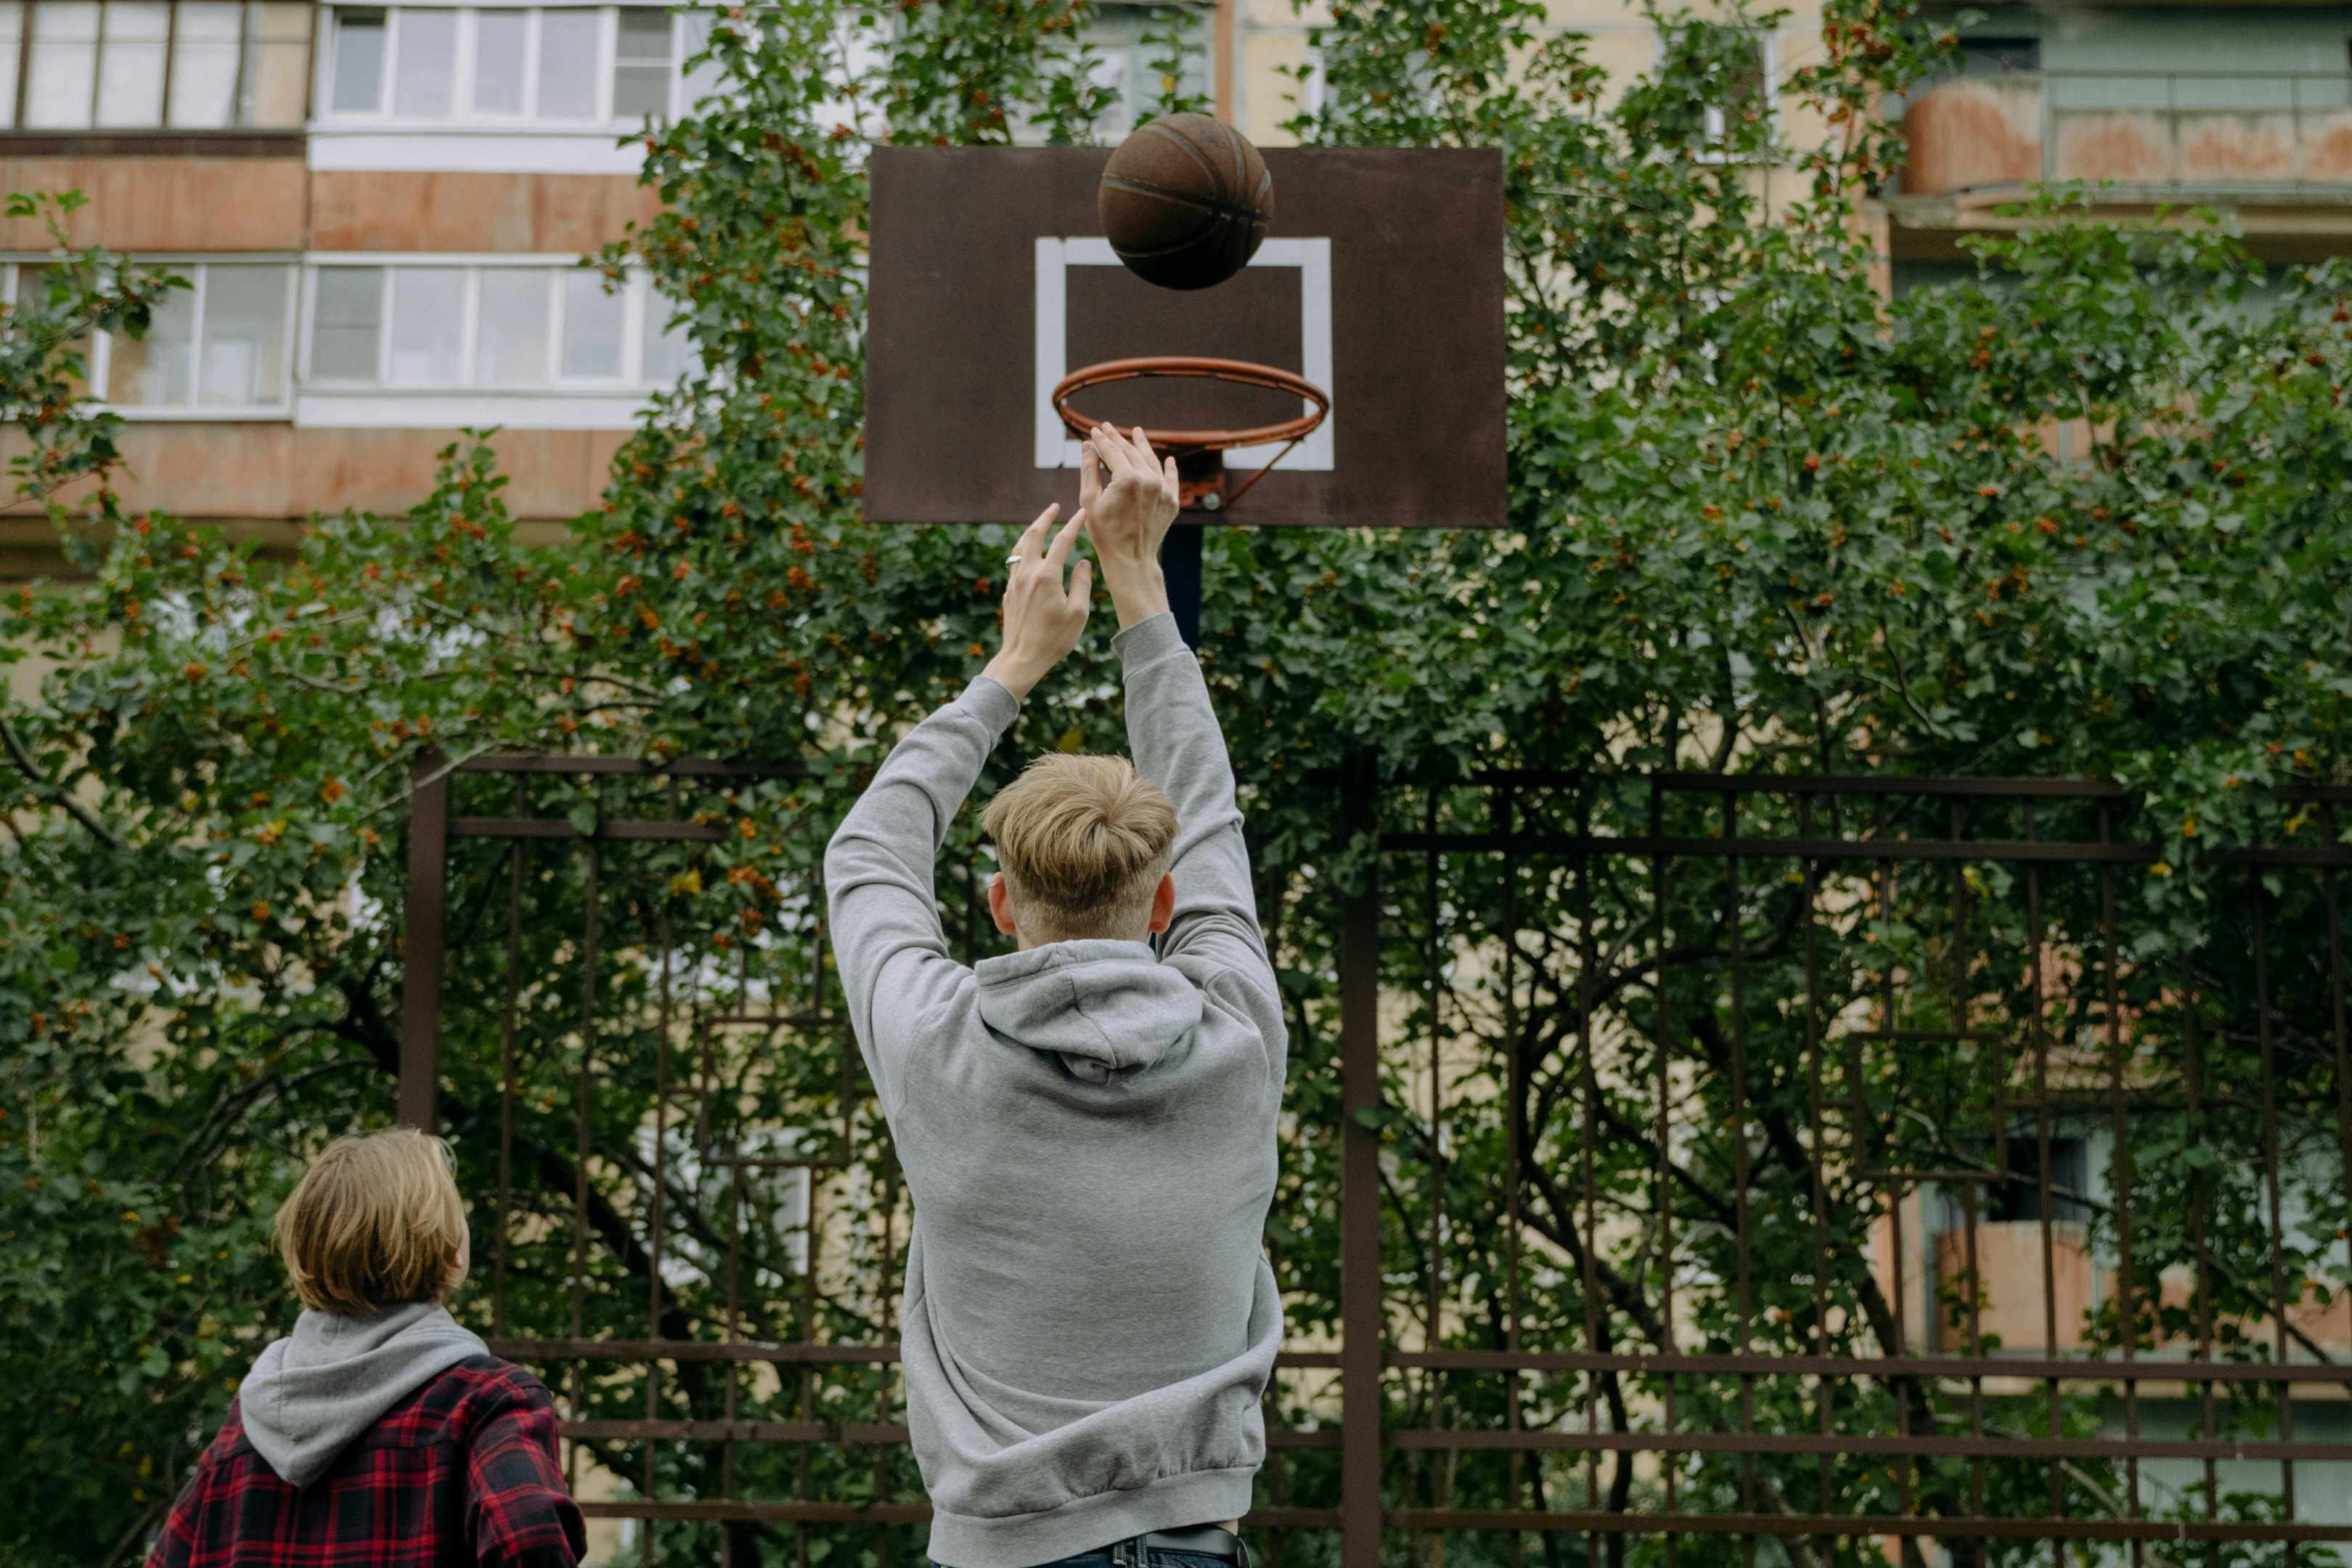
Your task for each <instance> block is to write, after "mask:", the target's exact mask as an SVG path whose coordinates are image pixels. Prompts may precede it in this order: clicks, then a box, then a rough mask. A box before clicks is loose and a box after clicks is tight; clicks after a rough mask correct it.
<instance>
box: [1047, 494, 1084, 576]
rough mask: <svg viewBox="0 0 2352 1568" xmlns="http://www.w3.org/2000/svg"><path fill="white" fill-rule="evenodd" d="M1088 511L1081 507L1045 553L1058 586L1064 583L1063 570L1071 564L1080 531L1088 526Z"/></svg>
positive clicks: (1063, 526) (1056, 535)
mask: <svg viewBox="0 0 2352 1568" xmlns="http://www.w3.org/2000/svg"><path fill="white" fill-rule="evenodd" d="M1086 521H1087V513H1086V509H1085V508H1083V507H1081V508H1079V509H1078V510H1077V511H1076V512H1075V513H1073V514H1072V515H1071V518H1070V521H1067V522H1066V523H1064V524H1062V529H1061V531H1060V532H1058V533H1056V534H1055V535H1054V542H1053V544H1052V545H1051V546H1050V547H1048V548H1047V550H1046V552H1045V564H1046V566H1047V567H1048V568H1049V569H1050V570H1051V571H1052V572H1053V574H1054V582H1055V585H1057V586H1058V585H1059V584H1060V583H1061V581H1062V569H1063V568H1064V567H1066V566H1067V565H1068V564H1069V563H1070V552H1071V551H1072V550H1073V549H1074V548H1076V545H1077V542H1078V531H1079V530H1080V529H1082V528H1084V527H1085V526H1086Z"/></svg>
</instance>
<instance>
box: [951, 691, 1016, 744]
mask: <svg viewBox="0 0 2352 1568" xmlns="http://www.w3.org/2000/svg"><path fill="white" fill-rule="evenodd" d="M956 705H957V706H958V707H960V708H964V709H968V710H971V715H972V716H973V717H974V718H976V719H978V720H979V721H981V722H982V723H983V724H985V725H987V726H988V733H989V736H990V738H991V739H992V740H1002V739H1003V736H1004V731H1007V730H1010V729H1011V728H1013V721H1014V720H1015V719H1018V718H1020V717H1021V699H1019V698H1018V697H1015V696H1013V692H1012V690H1011V689H1009V688H1007V687H1006V686H1005V685H1004V684H1003V682H1002V681H999V680H998V679H995V678H994V677H993V676H987V675H975V676H973V677H972V678H971V685H970V686H967V687H965V688H964V689H963V695H962V696H961V697H959V698H957V699H956Z"/></svg>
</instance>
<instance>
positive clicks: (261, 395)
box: [196, 265, 289, 408]
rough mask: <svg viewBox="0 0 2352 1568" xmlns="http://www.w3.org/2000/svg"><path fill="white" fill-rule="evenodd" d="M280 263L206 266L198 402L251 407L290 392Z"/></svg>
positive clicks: (284, 272) (283, 275)
mask: <svg viewBox="0 0 2352 1568" xmlns="http://www.w3.org/2000/svg"><path fill="white" fill-rule="evenodd" d="M288 278H289V272H288V270H287V268H284V267H278V266H259V267H244V266H220V265H215V266H211V267H207V268H205V333H204V339H203V343H204V347H203V356H202V359H201V362H200V363H199V364H198V365H197V374H196V401H197V402H198V403H201V404H204V405H206V406H208V407H218V408H251V407H255V406H257V405H268V404H274V403H278V402H282V401H283V400H284V398H285V396H286V287H287V279H288Z"/></svg>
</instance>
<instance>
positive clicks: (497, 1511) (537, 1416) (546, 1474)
mask: <svg viewBox="0 0 2352 1568" xmlns="http://www.w3.org/2000/svg"><path fill="white" fill-rule="evenodd" d="M466 1539H467V1542H469V1543H471V1545H472V1547H473V1549H474V1559H475V1561H476V1562H478V1563H481V1564H482V1568H578V1564H579V1563H580V1560H581V1558H583V1557H584V1556H585V1555H587V1552H588V1530H587V1526H586V1524H585V1523H584V1522H583V1521H582V1519H581V1517H580V1505H579V1504H577V1503H575V1502H573V1501H572V1493H571V1491H570V1489H567V1488H566V1487H565V1486H564V1484H563V1472H562V1470H561V1469H559V1468H557V1467H556V1462H555V1408H554V1404H553V1402H552V1401H551V1400H550V1399H549V1398H548V1396H547V1390H546V1388H545V1387H544V1386H542V1385H541V1384H540V1382H539V1381H538V1380H537V1379H536V1378H526V1377H523V1376H521V1375H519V1374H514V1373H509V1376H508V1377H507V1378H505V1379H504V1380H502V1381H501V1383H500V1384H499V1392H498V1393H497V1394H496V1395H494V1396H493V1397H492V1398H491V1399H490V1401H489V1402H488V1405H486V1406H485V1408H484V1410H483V1412H482V1415H481V1416H480V1418H479V1419H478V1421H477V1422H476V1423H475V1424H474V1426H473V1430H472V1439H471V1441H470V1442H469V1443H468V1444H467V1455H466Z"/></svg>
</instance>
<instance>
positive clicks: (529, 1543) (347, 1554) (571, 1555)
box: [147, 1356, 588, 1568]
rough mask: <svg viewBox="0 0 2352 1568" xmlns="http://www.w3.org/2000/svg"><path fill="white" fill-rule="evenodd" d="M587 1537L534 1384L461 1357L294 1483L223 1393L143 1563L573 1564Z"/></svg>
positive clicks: (285, 1567)
mask: <svg viewBox="0 0 2352 1568" xmlns="http://www.w3.org/2000/svg"><path fill="white" fill-rule="evenodd" d="M587 1543H588V1542H587V1532H586V1531H585V1530H584V1529H583V1526H582V1524H581V1521H580V1510H579V1508H578V1506H577V1505H576V1504H574V1503H573V1502H572V1496H571V1494H570V1493H569V1492H568V1491H566V1490H565V1489H564V1485H563V1476H562V1471H560V1470H558V1469H557V1468H556V1465H555V1409H554V1405H552V1403H551V1401H550V1400H549V1399H548V1396H547V1389H546V1386H545V1385H544V1384H541V1382H540V1381H539V1379H537V1378H535V1377H533V1376H531V1375H530V1373H527V1372H525V1371H523V1370H522V1369H521V1368H520V1367H517V1366H510V1365H509V1364H508V1363H505V1362H502V1361H499V1360H498V1359H497V1358H495V1357H493V1356H474V1357H471V1358H469V1359H467V1360H466V1361H462V1362H459V1363H457V1365H456V1366H453V1367H451V1368H450V1369H449V1370H448V1371H447V1372H445V1373H442V1374H441V1375H440V1376H438V1377H436V1378H435V1379H434V1380H433V1381H432V1382H430V1383H428V1384H425V1386H424V1387H423V1388H420V1389H418V1390H417V1391H416V1392H415V1394H410V1395H409V1396H408V1397H407V1398H405V1399H404V1400H402V1401H401V1402H400V1403H399V1404H397V1405H394V1406H393V1407H392V1408H391V1409H390V1410H387V1411H385V1412H384V1414H383V1417H382V1418H381V1419H379V1420H378V1421H377V1422H376V1424H375V1426H373V1427H372V1428H370V1429H369V1431H368V1432H367V1433H366V1435H364V1436H362V1437H361V1438H360V1439H359V1440H358V1441H356V1442H354V1443H353V1444H352V1446H351V1447H349V1448H347V1449H345V1450H344V1451H343V1453H342V1454H341V1457H339V1458H337V1459H336V1460H335V1463H334V1468H331V1469H330V1470H329V1471H328V1472H327V1473H326V1474H325V1475H323V1476H320V1478H319V1479H317V1480H315V1481H313V1482H311V1483H310V1485H309V1486H307V1487H302V1488H299V1489H298V1488H295V1487H290V1486H289V1485H287V1484H286V1483H285V1482H284V1481H281V1480H279V1479H278V1472H277V1471H275V1470H273V1469H271V1468H269V1464H268V1461H267V1460H265V1459H264V1458H262V1457H261V1456H260V1455H259V1454H257V1453H256V1452H255V1451H254V1447H253V1444H252V1443H251V1442H250V1441H248V1440H247V1437H246V1435H245V1423H244V1421H243V1419H242V1418H241V1417H240V1415H239V1413H238V1410H237V1407H236V1405H230V1406H229V1412H228V1419H227V1420H226V1421H225V1422H223V1423H222V1424H221V1430H220V1436H217V1437H215V1438H214V1439H213V1445H212V1447H209V1448H207V1449H205V1455H204V1458H202V1459H200V1460H198V1461H197V1464H196V1473H195V1475H194V1477H192V1478H190V1479H189V1481H188V1485H187V1489H186V1490H184V1491H183V1492H182V1493H181V1494H180V1499H179V1500H178V1501H177V1502H175V1503H173V1505H172V1512H171V1516H170V1517H169V1518H168V1519H166V1520H165V1521H163V1537H162V1539H160V1540H158V1541H157V1542H155V1550H154V1551H153V1552H151V1553H149V1555H148V1558H147V1568H460V1565H461V1564H464V1565H471V1564H477V1563H478V1564H481V1565H482V1568H575V1565H576V1564H577V1563H579V1561H580V1557H581V1554H582V1553H583V1552H585V1551H586V1550H587Z"/></svg>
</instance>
